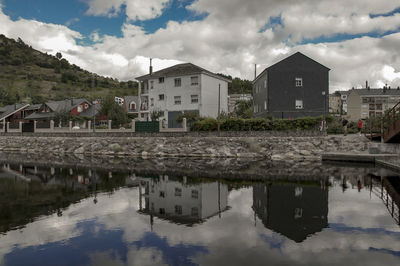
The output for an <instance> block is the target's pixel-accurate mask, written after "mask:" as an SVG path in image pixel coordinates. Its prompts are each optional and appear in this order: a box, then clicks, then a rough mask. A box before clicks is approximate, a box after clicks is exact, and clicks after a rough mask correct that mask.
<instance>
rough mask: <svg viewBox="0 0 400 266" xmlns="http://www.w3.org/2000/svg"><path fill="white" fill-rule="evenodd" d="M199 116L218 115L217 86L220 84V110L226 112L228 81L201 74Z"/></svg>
mask: <svg viewBox="0 0 400 266" xmlns="http://www.w3.org/2000/svg"><path fill="white" fill-rule="evenodd" d="M200 82H201V97H200V102H201V105H200V116H203V117H213V118H217V116H218V86H219V85H221V94H220V104H221V105H220V111H221V112H226V113H227V112H228V82H226V81H223V80H220V79H217V78H213V77H211V76H209V75H205V74H202V75H201V81H200Z"/></svg>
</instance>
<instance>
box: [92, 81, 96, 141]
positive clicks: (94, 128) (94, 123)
mask: <svg viewBox="0 0 400 266" xmlns="http://www.w3.org/2000/svg"><path fill="white" fill-rule="evenodd" d="M92 97H93V100H92V104H93V117H92V120H93V125H92V127H93V133H95V132H96V102H95V99H94V73H92Z"/></svg>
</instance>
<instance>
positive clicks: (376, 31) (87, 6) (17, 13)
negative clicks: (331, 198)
mask: <svg viewBox="0 0 400 266" xmlns="http://www.w3.org/2000/svg"><path fill="white" fill-rule="evenodd" d="M0 33H2V34H5V35H6V36H7V37H10V38H17V37H21V38H22V39H23V40H24V41H25V42H26V43H28V44H30V45H32V46H33V47H34V48H36V49H38V50H40V51H43V52H48V53H51V54H55V53H56V52H59V51H60V52H61V53H62V54H63V55H64V57H65V58H67V59H68V60H69V61H70V62H72V63H75V64H77V65H79V66H81V67H82V68H85V69H87V70H89V71H93V72H96V73H98V74H101V75H106V76H111V77H114V78H118V79H120V80H129V79H133V78H135V77H137V76H139V75H141V74H144V73H146V72H147V69H148V64H149V60H148V59H149V58H150V57H152V58H155V60H154V61H153V62H154V69H155V70H158V69H162V68H164V67H166V66H170V65H173V64H176V63H178V62H192V63H194V64H196V65H199V66H202V67H204V68H206V69H208V70H210V71H213V72H222V73H225V74H229V75H232V76H237V77H240V78H246V79H253V77H254V64H255V63H256V64H258V70H257V71H258V73H260V72H261V71H262V70H263V69H264V68H265V67H267V66H269V65H270V64H273V63H275V62H277V61H279V60H280V59H283V58H284V57H286V56H288V55H290V54H293V53H295V52H297V51H301V52H303V53H305V54H306V55H308V56H310V57H312V58H313V59H315V60H317V61H319V62H321V63H322V64H324V65H326V66H327V67H329V68H331V72H330V87H331V91H334V90H336V89H340V90H347V89H349V88H351V87H353V86H354V87H359V86H361V85H362V84H365V81H366V80H368V81H369V83H370V84H371V85H372V86H382V85H384V84H386V83H387V84H388V85H391V86H392V87H397V86H400V55H399V47H400V2H399V1H395V0H379V1H376V0H353V1H348V0H336V1H331V0H303V1H298V0H247V1H244V0H218V1H216V0H68V1H66V0H58V1H50V0H35V1H32V0H0Z"/></svg>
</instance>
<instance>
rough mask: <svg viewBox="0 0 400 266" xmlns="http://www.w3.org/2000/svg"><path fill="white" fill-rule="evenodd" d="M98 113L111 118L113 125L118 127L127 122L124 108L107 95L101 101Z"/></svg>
mask: <svg viewBox="0 0 400 266" xmlns="http://www.w3.org/2000/svg"><path fill="white" fill-rule="evenodd" d="M100 114H103V115H106V116H107V119H109V120H112V125H113V127H119V126H122V125H123V124H125V123H127V122H128V117H127V114H126V112H125V110H124V109H123V108H122V107H121V106H120V105H119V104H118V103H117V102H115V100H114V97H113V96H111V95H109V96H107V97H105V98H104V99H103V100H102V101H101V109H100Z"/></svg>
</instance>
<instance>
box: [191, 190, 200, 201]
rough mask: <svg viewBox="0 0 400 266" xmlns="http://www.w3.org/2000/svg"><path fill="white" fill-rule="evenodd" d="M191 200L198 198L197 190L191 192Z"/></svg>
mask: <svg viewBox="0 0 400 266" xmlns="http://www.w3.org/2000/svg"><path fill="white" fill-rule="evenodd" d="M192 198H194V199H198V198H199V191H198V190H195V189H193V190H192Z"/></svg>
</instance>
